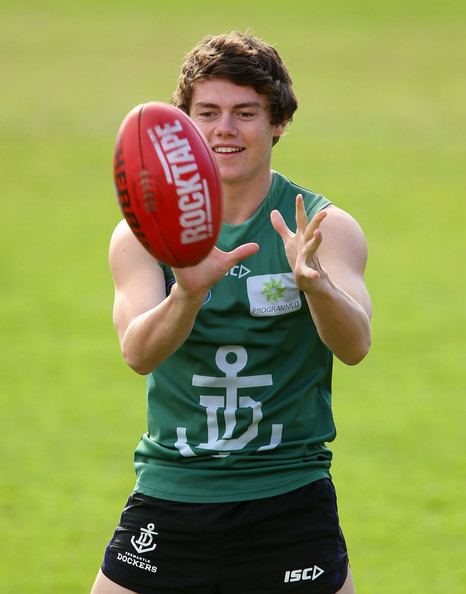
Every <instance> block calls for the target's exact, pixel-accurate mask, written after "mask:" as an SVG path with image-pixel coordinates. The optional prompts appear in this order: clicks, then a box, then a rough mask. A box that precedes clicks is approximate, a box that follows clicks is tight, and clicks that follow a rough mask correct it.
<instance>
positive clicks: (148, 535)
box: [131, 523, 158, 555]
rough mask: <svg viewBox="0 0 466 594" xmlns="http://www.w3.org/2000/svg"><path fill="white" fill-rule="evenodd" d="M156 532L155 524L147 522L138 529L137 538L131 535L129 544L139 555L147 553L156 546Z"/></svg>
mask: <svg viewBox="0 0 466 594" xmlns="http://www.w3.org/2000/svg"><path fill="white" fill-rule="evenodd" d="M157 534H158V532H155V524H152V523H151V524H147V528H141V529H140V533H139V537H138V539H137V540H136V538H135V537H134V536H132V537H131V544H132V545H133V547H134V548H135V549H136V551H137V552H138V553H139V554H140V555H141V554H142V553H149V552H150V551H153V550H154V549H155V547H156V546H157V544H156V543H155V542H154V536H156V535H157Z"/></svg>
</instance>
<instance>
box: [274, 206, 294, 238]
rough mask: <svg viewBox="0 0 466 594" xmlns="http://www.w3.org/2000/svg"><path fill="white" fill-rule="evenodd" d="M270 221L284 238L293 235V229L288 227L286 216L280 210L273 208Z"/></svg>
mask: <svg viewBox="0 0 466 594" xmlns="http://www.w3.org/2000/svg"><path fill="white" fill-rule="evenodd" d="M270 222H271V223H272V227H273V228H274V229H275V231H276V232H277V233H278V234H279V235H280V237H281V238H282V239H283V240H285V239H286V238H287V237H290V236H292V235H293V233H292V231H291V230H290V229H289V228H288V225H287V224H286V223H285V220H284V218H283V217H282V215H281V213H280V212H279V211H278V210H272V212H271V213H270Z"/></svg>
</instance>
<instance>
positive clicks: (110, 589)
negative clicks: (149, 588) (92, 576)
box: [91, 570, 137, 594]
mask: <svg viewBox="0 0 466 594" xmlns="http://www.w3.org/2000/svg"><path fill="white" fill-rule="evenodd" d="M91 594H137V592H134V591H133V590H128V589H127V588H123V586H119V585H118V584H116V583H115V582H112V581H111V580H109V579H108V577H107V576H105V575H104V574H103V573H102V570H99V573H98V574H97V577H96V580H95V582H94V585H93V587H92V591H91Z"/></svg>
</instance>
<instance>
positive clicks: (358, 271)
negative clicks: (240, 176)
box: [271, 196, 372, 365]
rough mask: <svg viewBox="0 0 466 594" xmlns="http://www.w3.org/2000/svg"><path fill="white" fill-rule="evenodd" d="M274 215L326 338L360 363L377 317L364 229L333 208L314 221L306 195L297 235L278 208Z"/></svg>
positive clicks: (298, 204)
mask: <svg viewBox="0 0 466 594" xmlns="http://www.w3.org/2000/svg"><path fill="white" fill-rule="evenodd" d="M271 219H272V224H273V226H274V228H275V229H276V231H277V232H278V233H279V234H280V236H281V237H282V239H283V242H284V245H285V249H286V252H287V256H288V260H289V261H290V266H291V268H292V270H293V271H294V274H295V279H296V283H297V286H298V287H299V288H300V289H301V290H302V291H304V293H305V295H306V300H307V302H308V305H309V309H310V312H311V315H312V318H313V321H314V323H315V325H316V328H317V331H318V333H319V336H320V338H321V340H322V342H324V343H325V344H326V345H327V346H328V347H329V348H330V349H331V350H332V352H333V353H334V354H335V355H336V356H337V357H338V358H339V359H341V361H343V362H344V363H346V364H348V365H355V364H356V363H359V362H360V361H361V360H362V359H363V358H364V357H365V355H366V354H367V352H368V351H369V348H370V344H371V331H370V318H371V315H372V308H371V301H370V297H369V293H368V291H367V288H366V285H365V282H364V271H365V267H366V261H367V247H366V241H365V239H364V235H363V233H362V231H361V228H360V227H359V225H358V224H357V223H356V221H355V220H354V219H353V218H352V217H350V215H348V214H347V213H345V212H344V211H342V210H340V209H338V208H336V207H333V206H331V207H328V208H327V209H326V210H323V211H321V212H319V213H318V214H317V215H315V217H314V218H313V219H312V221H311V222H309V223H308V221H307V217H306V213H305V210H304V206H303V202H302V198H301V196H298V197H297V202H296V220H297V231H296V233H293V232H291V231H290V230H289V229H288V227H287V226H286V224H285V222H284V221H283V218H282V217H281V215H280V213H278V211H274V212H273V213H272V216H271Z"/></svg>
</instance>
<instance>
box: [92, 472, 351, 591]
mask: <svg viewBox="0 0 466 594" xmlns="http://www.w3.org/2000/svg"><path fill="white" fill-rule="evenodd" d="M102 571H103V573H104V574H105V575H106V576H107V577H108V578H109V579H111V580H113V581H114V582H116V583H117V584H120V585H121V586H124V587H125V588H128V589H129V590H133V591H134V592H137V593H138V594H286V593H288V592H289V593H290V594H298V593H303V594H304V593H309V594H334V593H335V592H337V591H338V590H339V589H340V588H341V587H342V585H343V583H344V581H345V579H346V575H347V571H348V555H347V551H346V545H345V540H344V538H343V534H342V532H341V530H340V526H339V521H338V511H337V501H336V496H335V489H334V487H333V484H332V482H331V481H330V480H328V479H322V480H319V481H316V482H315V483H311V484H310V485H307V486H305V487H302V488H301V489H297V490H295V491H291V492H289V493H285V494H284V495H278V496H275V497H268V498H266V499H255V500H251V501H240V502H235V503H200V504H197V503H177V502H173V501H165V500H162V499H154V498H153V497H147V496H146V495H141V494H140V493H133V495H131V497H130V498H129V500H128V503H127V505H126V507H125V508H124V510H123V513H122V516H121V520H120V525H119V526H118V528H117V529H116V531H115V534H114V536H113V538H112V540H111V542H110V543H109V545H108V547H107V550H106V552H105V558H104V562H103V564H102Z"/></svg>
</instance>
